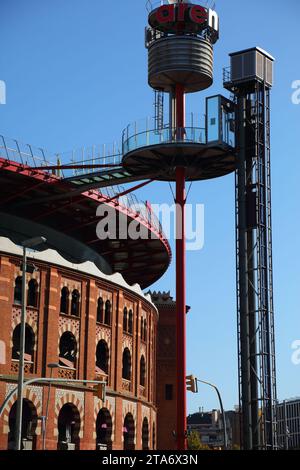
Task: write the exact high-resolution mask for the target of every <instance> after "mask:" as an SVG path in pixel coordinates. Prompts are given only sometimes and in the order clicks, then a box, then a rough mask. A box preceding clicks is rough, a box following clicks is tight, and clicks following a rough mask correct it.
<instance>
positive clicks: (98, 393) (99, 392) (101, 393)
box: [94, 383, 106, 401]
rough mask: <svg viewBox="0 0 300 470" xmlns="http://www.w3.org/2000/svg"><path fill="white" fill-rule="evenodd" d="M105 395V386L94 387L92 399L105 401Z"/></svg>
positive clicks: (102, 384)
mask: <svg viewBox="0 0 300 470" xmlns="http://www.w3.org/2000/svg"><path fill="white" fill-rule="evenodd" d="M105 393H106V384H105V383H100V384H97V385H95V387H94V397H97V398H99V400H102V401H105Z"/></svg>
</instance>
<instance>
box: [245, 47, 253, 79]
mask: <svg viewBox="0 0 300 470" xmlns="http://www.w3.org/2000/svg"><path fill="white" fill-rule="evenodd" d="M243 62H244V63H243V78H246V77H252V76H253V75H255V52H253V51H251V52H247V53H246V54H244V55H243Z"/></svg>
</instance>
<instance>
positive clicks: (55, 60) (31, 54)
mask: <svg viewBox="0 0 300 470" xmlns="http://www.w3.org/2000/svg"><path fill="white" fill-rule="evenodd" d="M216 9H217V11H218V13H219V15H220V20H221V36H220V40H219V42H218V43H217V45H216V47H215V83H214V85H213V87H212V88H211V89H210V90H208V91H207V93H205V95H206V96H208V95H213V94H216V93H223V91H222V67H223V66H227V65H229V60H228V53H230V52H234V51H236V50H240V49H242V48H248V47H252V46H256V45H258V46H260V47H262V48H264V49H266V50H267V51H269V52H270V53H271V54H272V55H273V56H275V58H276V66H275V67H276V69H275V70H276V74H275V86H274V89H273V91H272V184H273V235H274V275H275V279H274V292H275V309H276V344H277V370H278V395H279V398H280V399H283V398H288V397H291V396H295V395H300V380H299V377H300V365H299V366H295V365H293V364H292V362H291V354H292V350H291V343H292V342H293V341H294V340H296V339H300V308H299V307H300V305H299V304H300V302H299V291H300V289H299V287H300V268H299V266H300V263H299V261H300V259H299V249H298V240H299V229H300V222H299V196H300V194H299V192H300V190H299V183H298V180H299V173H300V152H299V134H300V105H298V106H296V105H293V104H292V102H291V95H292V89H291V84H292V82H293V81H294V80H297V79H298V80H300V67H299V34H298V30H299V17H300V3H299V1H298V0H285V2H284V3H283V2H281V1H279V0H251V1H240V0H239V1H238V0H217V2H216ZM145 25H146V10H145V1H144V0H127V1H121V0H115V1H114V2H112V1H110V2H104V1H102V0H100V1H99V0H85V1H83V0H63V1H61V0H43V1H41V0H26V1H24V0H1V3H0V43H1V54H0V80H5V82H6V85H7V104H6V105H5V106H0V122H1V126H0V134H3V135H5V136H9V137H14V138H17V139H19V140H21V141H23V142H29V143H31V144H34V145H37V146H41V147H45V148H47V149H49V150H50V151H53V152H55V151H63V150H70V149H72V148H77V147H80V146H82V145H92V144H98V143H99V144H100V143H105V142H111V141H113V140H115V139H119V137H120V133H121V131H122V129H123V128H124V127H125V126H126V125H127V124H128V123H129V122H132V121H134V120H135V119H139V118H143V117H146V116H147V115H152V114H153V108H152V104H153V92H152V90H151V89H150V88H149V87H148V86H147V55H146V50H145V49H144V26H145ZM225 93H226V92H225V90H224V94H225ZM202 103H203V96H201V94H196V95H193V96H190V97H189V99H188V107H189V110H191V111H194V112H199V113H203V112H204V109H203V107H202ZM139 196H140V197H141V198H143V199H149V200H151V201H152V202H155V203H159V202H170V203H171V202H172V196H171V193H170V190H169V187H168V185H167V184H163V183H154V184H152V185H151V186H149V187H147V188H144V189H143V190H140V191H139ZM189 202H191V203H203V204H205V211H206V212H205V215H206V216H205V246H204V249H203V250H202V251H199V252H190V253H188V257H187V272H188V276H187V281H188V285H187V303H188V304H189V305H191V306H192V310H191V312H190V313H189V315H188V371H190V372H193V373H194V374H196V375H198V377H201V378H203V379H208V380H211V381H213V382H215V383H216V384H218V386H219V387H220V389H221V391H222V394H223V396H224V401H225V406H226V408H231V407H232V406H233V405H234V404H236V403H237V401H238V398H237V352H236V349H237V347H236V345H237V338H236V304H235V299H236V297H235V241H234V179H233V176H232V175H231V176H228V177H225V178H223V179H219V180H215V181H209V182H204V183H195V184H194V185H193V187H192V190H191V192H190V195H189ZM174 285H175V283H174V263H173V264H172V266H171V268H170V269H169V271H168V272H167V274H165V276H164V277H163V278H162V279H161V280H160V281H159V282H158V283H157V284H156V285H155V286H154V287H155V288H156V289H160V290H171V292H172V293H173V294H175V292H174ZM200 392H201V393H200V394H199V395H198V396H194V395H193V396H192V395H191V394H189V411H195V410H197V409H198V407H199V406H203V407H204V408H206V409H211V408H213V407H215V406H217V402H216V398H215V396H214V394H213V393H212V392H211V391H210V390H209V389H207V388H205V387H203V388H202V387H201V390H200Z"/></svg>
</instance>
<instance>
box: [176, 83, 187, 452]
mask: <svg viewBox="0 0 300 470" xmlns="http://www.w3.org/2000/svg"><path fill="white" fill-rule="evenodd" d="M175 96H176V127H177V135H178V139H180V140H181V139H182V137H183V136H182V130H183V129H184V127H185V96H184V87H183V86H182V85H176V90H175ZM185 200H186V196H185V168H183V167H177V168H176V339H177V343H176V353H177V354H176V357H177V361H176V365H177V429H176V439H177V449H178V450H186V449H187V413H186V409H187V408H186V298H185V297H186V292H185V289H186V285H185V283H186V279H185V259H186V253H185V249H186V247H185Z"/></svg>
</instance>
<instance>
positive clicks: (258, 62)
mask: <svg viewBox="0 0 300 470" xmlns="http://www.w3.org/2000/svg"><path fill="white" fill-rule="evenodd" d="M229 55H230V57H231V81H232V82H233V83H240V82H243V81H249V80H252V79H259V80H262V81H264V82H265V83H266V84H267V85H268V86H270V87H271V86H272V85H273V62H274V60H275V59H274V57H272V56H271V55H270V54H269V53H268V52H266V51H264V50H263V49H261V48H260V47H253V48H251V49H246V50H244V51H239V52H234V53H232V54H229Z"/></svg>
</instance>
